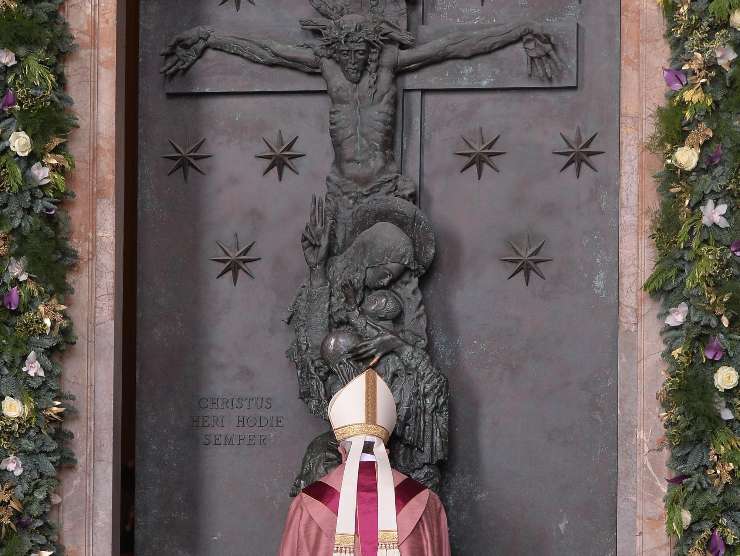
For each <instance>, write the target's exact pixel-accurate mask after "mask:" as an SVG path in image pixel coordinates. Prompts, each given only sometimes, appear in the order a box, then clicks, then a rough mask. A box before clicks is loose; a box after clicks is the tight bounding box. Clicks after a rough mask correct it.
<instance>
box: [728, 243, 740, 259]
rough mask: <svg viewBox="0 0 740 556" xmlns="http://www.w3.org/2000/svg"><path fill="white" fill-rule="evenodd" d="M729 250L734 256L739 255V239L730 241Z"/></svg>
mask: <svg viewBox="0 0 740 556" xmlns="http://www.w3.org/2000/svg"><path fill="white" fill-rule="evenodd" d="M730 251H732V254H733V255H735V256H736V257H740V239H736V240H735V241H733V242H732V244H731V245H730Z"/></svg>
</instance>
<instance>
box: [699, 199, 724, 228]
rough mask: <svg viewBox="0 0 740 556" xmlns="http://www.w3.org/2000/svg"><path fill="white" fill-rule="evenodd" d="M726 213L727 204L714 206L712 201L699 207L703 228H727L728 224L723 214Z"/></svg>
mask: <svg viewBox="0 0 740 556" xmlns="http://www.w3.org/2000/svg"><path fill="white" fill-rule="evenodd" d="M726 212H727V204H726V203H722V204H721V205H716V206H715V204H714V201H713V200H712V199H709V200H708V201H707V204H706V205H704V206H703V207H701V214H702V219H701V222H702V224H704V225H705V226H714V225H717V226H719V227H720V228H729V227H730V223H729V222H728V221H727V218H725V217H724V214H725V213H726Z"/></svg>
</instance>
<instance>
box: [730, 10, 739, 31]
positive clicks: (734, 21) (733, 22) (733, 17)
mask: <svg viewBox="0 0 740 556" xmlns="http://www.w3.org/2000/svg"><path fill="white" fill-rule="evenodd" d="M730 26H731V27H734V28H735V29H737V30H738V31H740V8H738V9H736V10H735V11H734V12H732V14H730Z"/></svg>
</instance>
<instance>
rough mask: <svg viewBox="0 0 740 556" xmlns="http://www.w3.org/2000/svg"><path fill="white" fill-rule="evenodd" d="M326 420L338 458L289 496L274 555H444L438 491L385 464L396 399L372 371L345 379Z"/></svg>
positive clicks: (446, 544)
mask: <svg viewBox="0 0 740 556" xmlns="http://www.w3.org/2000/svg"><path fill="white" fill-rule="evenodd" d="M329 420H330V421H331V425H332V428H333V429H334V434H335V435H336V437H337V440H338V441H339V443H340V449H341V451H342V456H343V460H344V462H343V463H342V464H341V465H340V466H339V467H337V468H336V469H335V470H334V471H332V472H330V473H329V474H328V475H326V476H325V477H324V478H323V479H321V480H320V481H317V482H315V483H313V484H311V485H309V486H308V487H306V488H304V489H303V490H302V491H301V493H300V494H299V495H298V496H297V497H296V498H295V500H294V501H293V504H292V505H291V507H290V511H289V512H288V519H287V522H286V524H285V532H284V533H283V541H282V544H281V546H280V554H279V556H348V555H352V556H450V544H449V536H448V531H447V516H446V515H445V511H444V508H443V506H442V503H441V502H440V500H439V498H438V497H437V495H436V494H434V493H433V492H431V491H430V490H429V489H427V488H426V487H425V486H423V485H422V484H420V483H418V482H416V481H415V480H413V479H411V478H409V477H406V476H405V475H403V474H402V473H399V472H398V471H396V470H394V469H391V465H390V461H389V460H388V451H387V449H386V446H385V445H386V443H387V442H388V439H389V438H390V435H391V432H392V431H393V429H394V428H395V426H396V404H395V401H394V399H393V394H392V393H391V390H390V388H389V387H388V385H387V384H386V383H385V382H384V381H383V379H382V378H381V377H380V376H378V374H377V373H376V372H375V371H374V370H373V369H372V368H370V369H368V370H367V371H365V372H364V373H362V374H361V375H360V376H358V377H356V378H355V379H353V380H352V381H350V382H349V383H348V384H347V385H346V386H345V387H344V388H342V389H341V390H340V391H339V392H337V394H336V395H335V396H334V397H333V398H332V400H331V402H330V403H329Z"/></svg>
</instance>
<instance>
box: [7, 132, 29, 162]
mask: <svg viewBox="0 0 740 556" xmlns="http://www.w3.org/2000/svg"><path fill="white" fill-rule="evenodd" d="M10 150H11V151H13V152H14V153H18V156H28V155H29V154H30V153H31V138H30V137H29V136H28V135H26V132H25V131H14V132H13V133H11V134H10Z"/></svg>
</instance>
